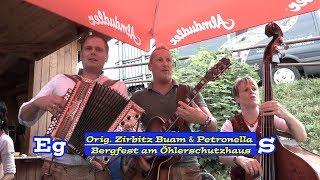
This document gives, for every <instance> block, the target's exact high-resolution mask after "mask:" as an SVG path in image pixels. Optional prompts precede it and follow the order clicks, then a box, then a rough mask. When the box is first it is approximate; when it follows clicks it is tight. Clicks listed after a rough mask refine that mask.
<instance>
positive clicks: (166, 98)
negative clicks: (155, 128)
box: [131, 80, 207, 166]
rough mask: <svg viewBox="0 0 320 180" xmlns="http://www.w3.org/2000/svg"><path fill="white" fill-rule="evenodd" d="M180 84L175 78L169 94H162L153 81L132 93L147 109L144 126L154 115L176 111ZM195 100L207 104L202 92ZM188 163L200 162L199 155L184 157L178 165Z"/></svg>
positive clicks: (139, 103) (188, 89)
mask: <svg viewBox="0 0 320 180" xmlns="http://www.w3.org/2000/svg"><path fill="white" fill-rule="evenodd" d="M178 85H179V84H178V83H177V82H176V81H175V80H173V87H172V89H170V91H169V92H168V93H167V94H165V95H162V94H161V93H158V92H157V91H154V90H153V88H152V83H150V84H149V86H148V88H147V89H144V90H141V91H138V92H135V93H134V94H133V95H132V97H131V100H132V101H134V102H135V103H137V104H138V105H139V106H140V107H142V108H143V109H144V110H145V115H144V116H143V118H142V120H141V122H142V124H143V126H145V127H146V125H147V124H148V122H149V120H150V119H151V118H152V117H155V116H160V117H163V118H169V117H170V116H171V115H173V114H174V113H175V112H176V109H177V107H176V95H177V89H178ZM191 90H192V88H191V87H190V86H187V92H188V93H189V92H190V91H191ZM194 101H195V103H196V104H197V105H198V106H202V107H206V106H207V105H206V103H205V102H204V100H203V98H202V96H201V94H200V93H199V94H198V95H197V96H196V97H195V99H194ZM186 163H198V160H197V157H196V156H185V157H182V159H181V160H180V162H179V163H178V164H177V165H179V166H180V165H182V164H186Z"/></svg>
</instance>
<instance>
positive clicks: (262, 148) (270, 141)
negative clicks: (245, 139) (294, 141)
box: [258, 137, 275, 154]
mask: <svg viewBox="0 0 320 180" xmlns="http://www.w3.org/2000/svg"><path fill="white" fill-rule="evenodd" d="M274 140H275V138H274V137H270V138H262V139H260V141H259V150H258V153H259V154H262V153H268V154H269V153H272V152H273V151H274V150H275V145H274Z"/></svg>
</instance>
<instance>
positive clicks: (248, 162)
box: [236, 156, 262, 176]
mask: <svg viewBox="0 0 320 180" xmlns="http://www.w3.org/2000/svg"><path fill="white" fill-rule="evenodd" d="M236 163H237V164H238V165H239V166H241V167H242V168H243V169H244V170H245V171H246V173H247V174H250V175H251V176H255V175H260V176H261V175H262V167H261V165H260V163H259V162H258V161H257V160H256V159H254V158H248V157H244V156H238V157H237V159H236Z"/></svg>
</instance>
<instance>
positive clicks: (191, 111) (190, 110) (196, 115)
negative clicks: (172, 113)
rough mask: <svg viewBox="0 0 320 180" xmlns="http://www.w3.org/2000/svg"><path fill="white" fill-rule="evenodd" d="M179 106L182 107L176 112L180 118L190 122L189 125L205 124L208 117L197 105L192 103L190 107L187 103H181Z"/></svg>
mask: <svg viewBox="0 0 320 180" xmlns="http://www.w3.org/2000/svg"><path fill="white" fill-rule="evenodd" d="M178 104H179V105H180V106H179V107H178V108H177V111H176V114H177V115H178V116H180V117H181V118H183V119H184V120H186V121H188V122H189V123H197V124H204V123H205V121H206V119H207V117H208V116H207V115H206V113H204V112H203V111H202V110H201V109H200V108H199V106H198V105H197V104H196V103H194V102H191V106H188V105H187V104H186V103H184V102H182V101H179V102H178Z"/></svg>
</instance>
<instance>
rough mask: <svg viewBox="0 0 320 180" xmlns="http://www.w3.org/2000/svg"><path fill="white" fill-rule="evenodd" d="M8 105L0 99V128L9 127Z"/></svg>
mask: <svg viewBox="0 0 320 180" xmlns="http://www.w3.org/2000/svg"><path fill="white" fill-rule="evenodd" d="M7 111H8V109H7V106H6V104H5V103H4V102H3V101H0V130H6V128H7Z"/></svg>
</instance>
